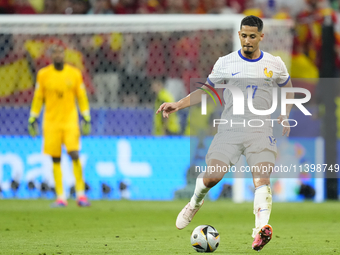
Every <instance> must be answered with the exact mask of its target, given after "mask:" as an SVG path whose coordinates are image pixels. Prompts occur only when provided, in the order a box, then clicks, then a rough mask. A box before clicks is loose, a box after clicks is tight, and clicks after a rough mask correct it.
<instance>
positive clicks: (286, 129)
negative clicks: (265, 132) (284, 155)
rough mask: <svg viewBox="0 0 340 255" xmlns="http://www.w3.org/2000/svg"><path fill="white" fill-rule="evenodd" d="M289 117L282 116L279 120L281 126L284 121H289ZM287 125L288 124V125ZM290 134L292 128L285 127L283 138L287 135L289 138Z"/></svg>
mask: <svg viewBox="0 0 340 255" xmlns="http://www.w3.org/2000/svg"><path fill="white" fill-rule="evenodd" d="M287 119H288V118H287V116H286V115H280V116H279V118H278V121H277V122H278V123H279V124H281V123H282V122H283V121H284V120H287ZM286 125H287V124H286ZM289 133H290V127H285V126H283V130H282V136H284V135H287V137H288V136H289Z"/></svg>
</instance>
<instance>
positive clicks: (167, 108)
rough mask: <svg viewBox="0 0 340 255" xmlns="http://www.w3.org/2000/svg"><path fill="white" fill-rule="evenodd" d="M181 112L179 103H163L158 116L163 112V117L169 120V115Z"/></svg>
mask: <svg viewBox="0 0 340 255" xmlns="http://www.w3.org/2000/svg"><path fill="white" fill-rule="evenodd" d="M178 110H179V108H178V103H163V104H162V105H161V106H160V107H159V108H158V110H157V112H156V114H158V113H160V112H161V111H163V117H164V118H169V114H171V113H174V112H177V111H178Z"/></svg>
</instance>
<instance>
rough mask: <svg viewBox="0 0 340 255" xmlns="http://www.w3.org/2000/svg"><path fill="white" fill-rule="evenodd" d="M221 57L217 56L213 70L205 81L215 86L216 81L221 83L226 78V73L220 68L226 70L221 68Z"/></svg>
mask: <svg viewBox="0 0 340 255" xmlns="http://www.w3.org/2000/svg"><path fill="white" fill-rule="evenodd" d="M222 68H223V67H222V59H221V58H219V59H218V60H217V61H216V63H215V65H214V68H213V70H212V71H211V73H210V74H209V76H208V78H207V82H208V83H209V84H210V85H211V86H213V87H215V84H218V83H222V82H224V81H225V80H226V73H225V72H223V71H222V70H226V68H224V69H222Z"/></svg>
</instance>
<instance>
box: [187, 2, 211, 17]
mask: <svg viewBox="0 0 340 255" xmlns="http://www.w3.org/2000/svg"><path fill="white" fill-rule="evenodd" d="M209 1H210V0H209ZM186 4H187V10H186V12H187V13H189V14H204V13H206V11H205V9H204V7H203V4H202V2H201V1H200V0H188V1H186Z"/></svg>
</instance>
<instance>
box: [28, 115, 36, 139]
mask: <svg viewBox="0 0 340 255" xmlns="http://www.w3.org/2000/svg"><path fill="white" fill-rule="evenodd" d="M27 129H28V133H29V134H30V136H32V137H35V136H37V135H39V127H38V120H37V118H35V117H32V116H31V117H29V119H28V127H27Z"/></svg>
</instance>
